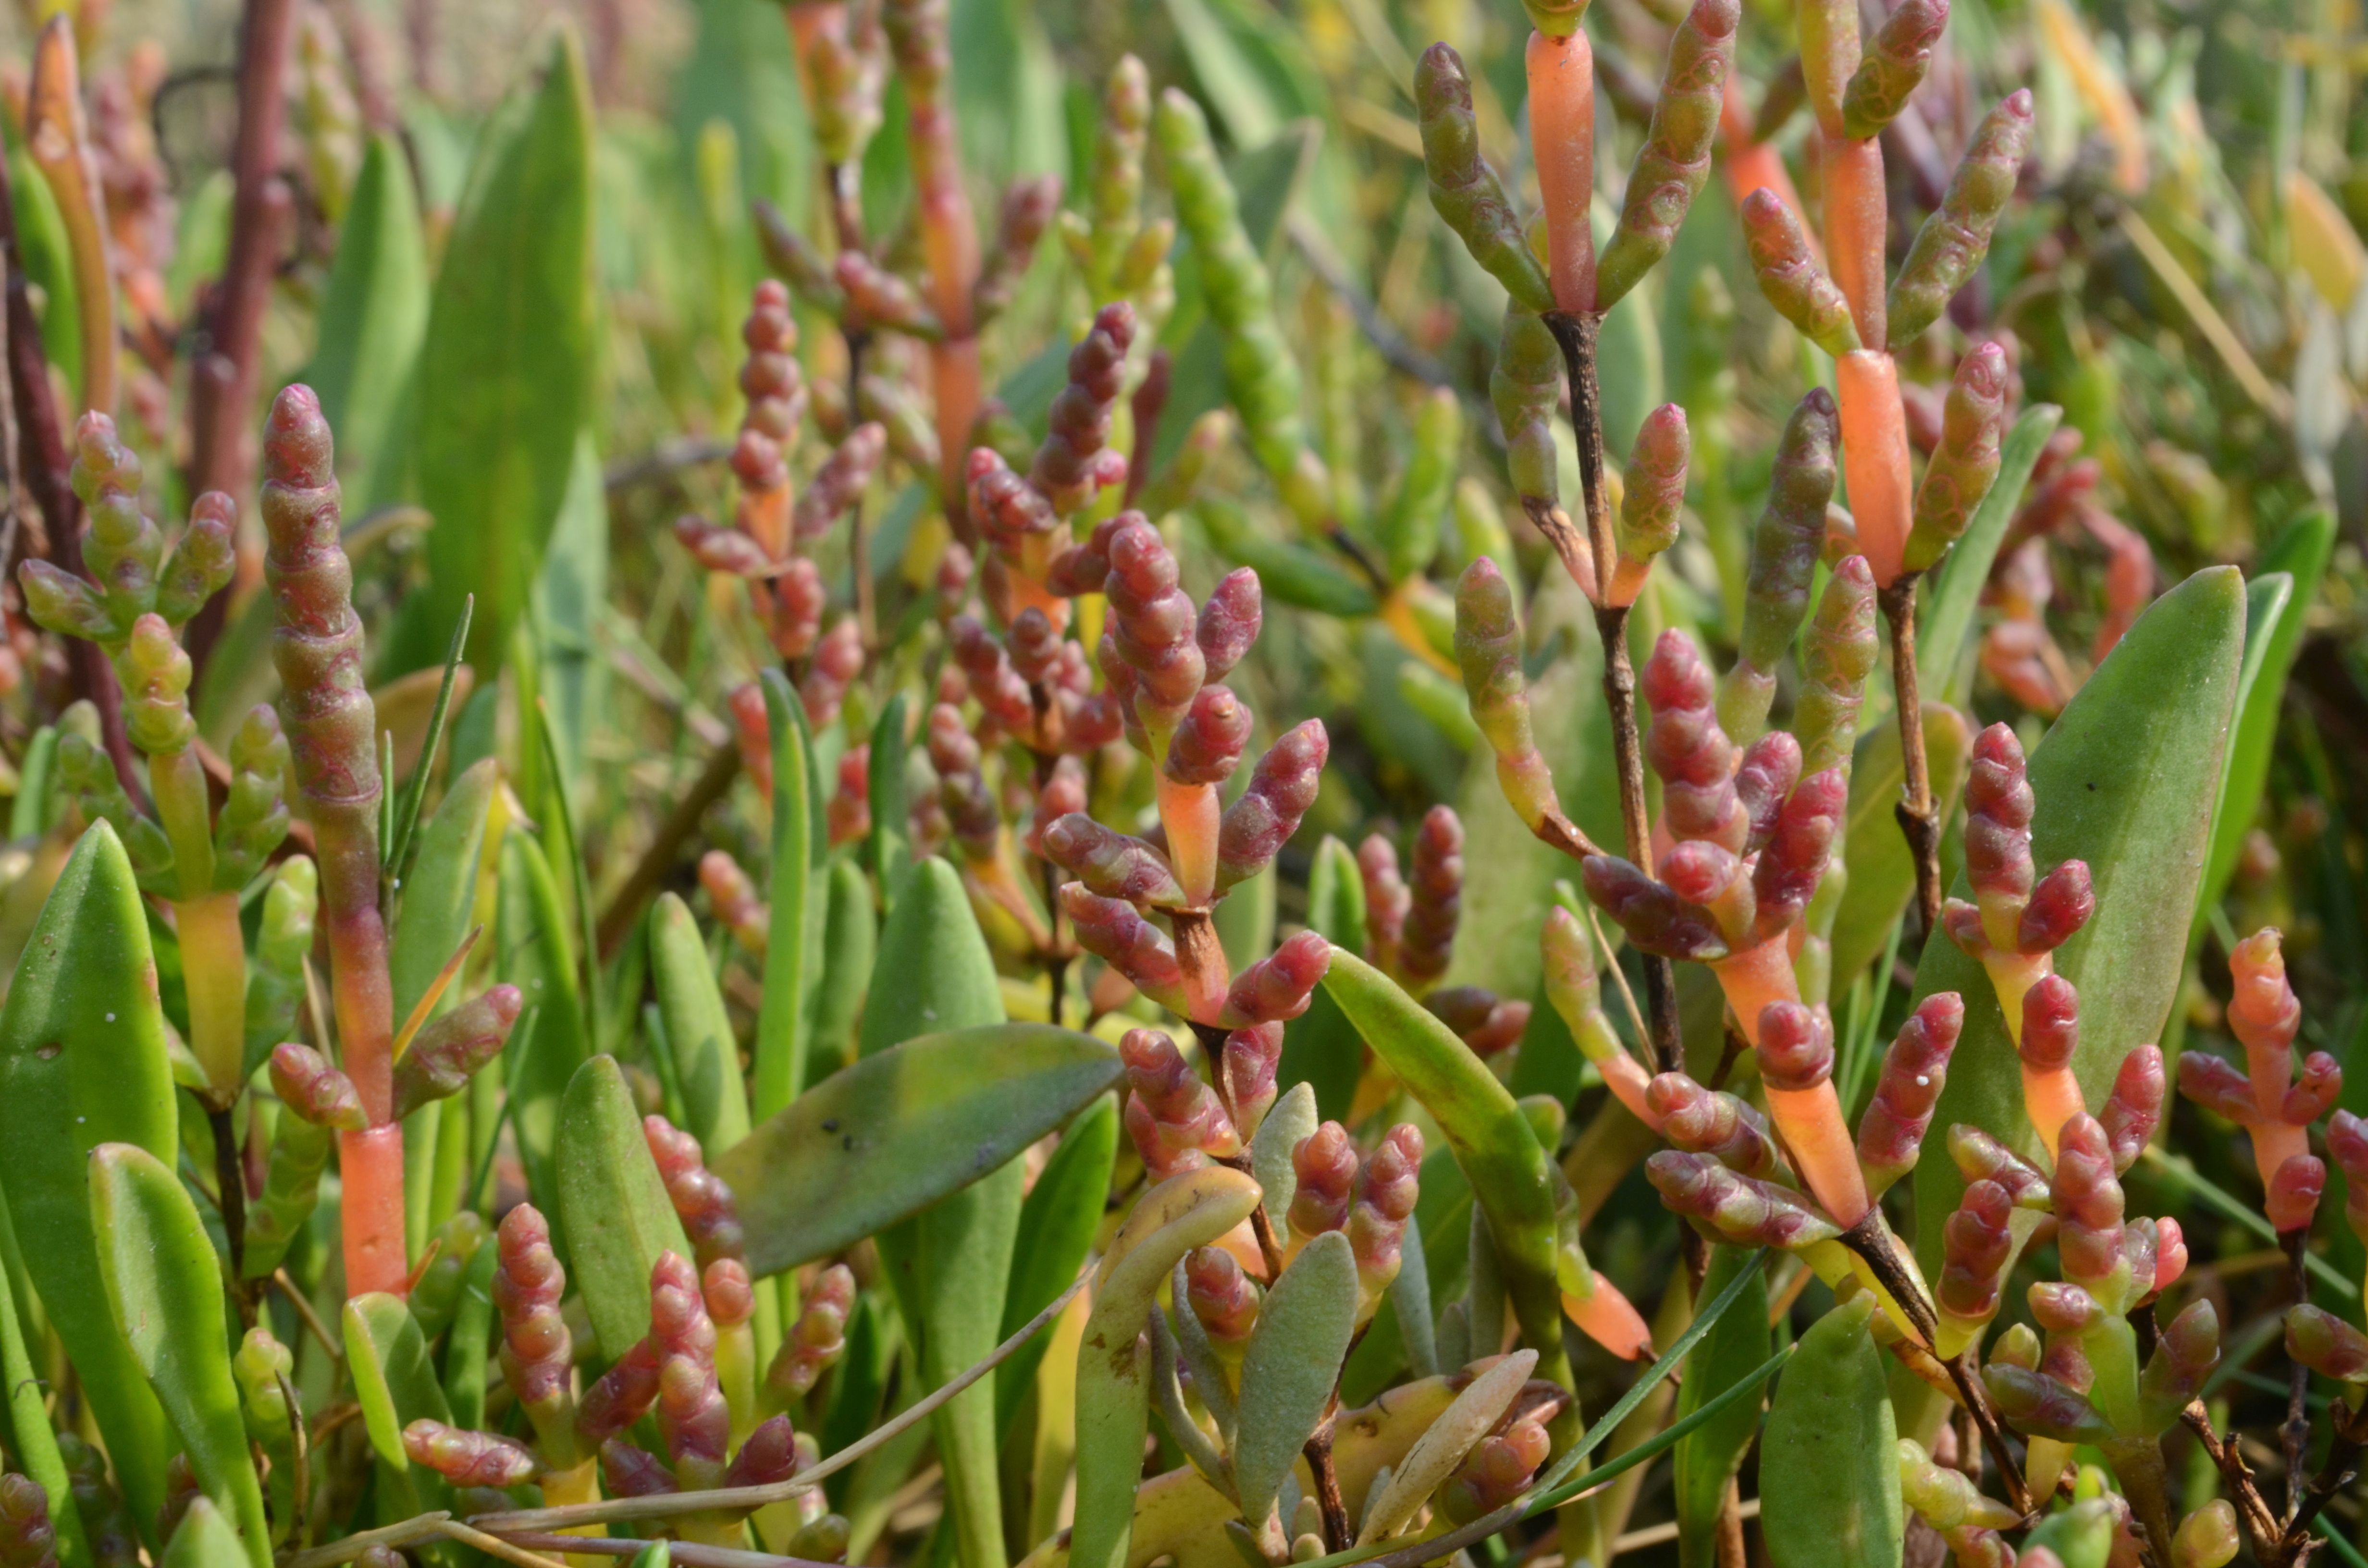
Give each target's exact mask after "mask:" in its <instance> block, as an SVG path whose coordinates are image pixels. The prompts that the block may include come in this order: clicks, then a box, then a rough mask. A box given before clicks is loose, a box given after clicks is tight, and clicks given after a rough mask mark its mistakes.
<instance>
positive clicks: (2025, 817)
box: [1965, 724, 2033, 904]
mask: <svg viewBox="0 0 2368 1568" xmlns="http://www.w3.org/2000/svg"><path fill="white" fill-rule="evenodd" d="M2031 812H2032V793H2031V780H2030V778H2029V777H2028V774H2027V771H2026V768H2025V766H2024V763H2023V757H2022V743H2021V741H2018V740H2017V739H2015V734H2014V732H2013V731H2012V730H2010V729H2009V728H2008V727H2007V726H2006V725H2004V724H1992V725H1991V726H1990V727H1989V728H1988V729H1987V730H1984V731H1983V732H1982V733H1981V734H1980V735H1979V736H1977V737H1976V738H1975V741H1974V760H1973V765H1972V767H1971V768H1970V770H1969V771H1968V772H1967V774H1966V776H1965V879H1966V881H1969V882H1971V883H1972V884H1973V888H1974V892H1975V895H1976V896H1977V897H1979V898H1981V899H1982V901H1983V902H1984V903H1985V904H1987V903H1988V901H1989V900H1990V899H1991V898H1992V897H1999V898H2003V899H2007V900H2009V901H2012V902H2013V903H2017V904H2020V903H2021V902H2022V901H2023V900H2025V899H2027V898H2029V897H2030V896H2031V885H2032V877H2033V869H2032V863H2031Z"/></svg>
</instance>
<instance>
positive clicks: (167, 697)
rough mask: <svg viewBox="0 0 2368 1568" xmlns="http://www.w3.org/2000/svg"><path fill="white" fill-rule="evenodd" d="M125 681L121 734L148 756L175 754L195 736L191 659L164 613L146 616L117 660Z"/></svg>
mask: <svg viewBox="0 0 2368 1568" xmlns="http://www.w3.org/2000/svg"><path fill="white" fill-rule="evenodd" d="M115 672H116V675H117V676H119V677H120V679H121V680H122V682H123V730H124V733H125V734H126V735H127V736H129V737H130V739H131V744H133V745H134V746H137V747H138V748H139V749H140V750H141V751H142V752H144V753H146V754H147V755H148V756H159V755H161V754H164V753H167V752H177V751H179V750H180V749H181V748H183V747H184V746H186V745H188V744H189V742H190V741H191V740H192V739H193V738H195V737H196V735H197V733H198V722H197V721H196V720H195V719H193V718H191V717H190V716H189V678H190V665H189V655H188V653H184V652H182V650H181V644H180V642H178V641H177V640H176V638H175V637H174V635H173V629H172V628H171V627H169V626H167V625H165V618H164V617H163V616H161V615H155V614H149V615H143V616H142V617H141V618H140V619H137V620H135V621H133V622H132V623H131V637H130V639H129V640H128V641H127V642H125V643H124V644H123V645H122V647H121V648H120V651H119V652H118V653H116V657H115Z"/></svg>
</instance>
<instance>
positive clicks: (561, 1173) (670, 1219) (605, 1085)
mask: <svg viewBox="0 0 2368 1568" xmlns="http://www.w3.org/2000/svg"><path fill="white" fill-rule="evenodd" d="M555 1161H556V1165H557V1172H558V1183H559V1214H560V1226H561V1229H562V1231H563V1233H564V1234H565V1236H566V1238H567V1262H568V1278H570V1279H572V1280H573V1281H574V1282H575V1288H576V1289H577V1290H581V1291H582V1292H583V1294H584V1306H585V1309H586V1312H588V1313H589V1314H590V1316H591V1319H592V1332H593V1333H594V1335H597V1336H598V1339H599V1341H600V1354H601V1355H603V1356H604V1357H606V1358H609V1360H611V1361H614V1360H616V1359H617V1358H620V1357H621V1356H623V1355H624V1353H625V1352H626V1351H628V1350H630V1349H632V1347H633V1346H635V1345H636V1344H638V1343H640V1342H641V1340H642V1339H643V1338H644V1337H646V1336H647V1335H648V1334H649V1332H650V1270H651V1268H652V1267H655V1265H656V1263H657V1260H658V1255H659V1254H660V1253H666V1252H671V1253H674V1254H676V1255H677V1256H682V1257H689V1256H690V1243H689V1241H688V1240H687V1239H686V1238H685V1237H684V1235H683V1232H682V1221H680V1220H679V1219H677V1217H676V1215H675V1211H674V1204H673V1203H672V1201H670V1200H669V1199H667V1197H666V1183H665V1182H664V1181H663V1180H661V1179H660V1178H659V1176H658V1167H657V1165H656V1163H655V1161H653V1160H652V1159H651V1158H650V1146H649V1142H648V1140H647V1139H646V1138H644V1137H643V1133H642V1119H641V1116H640V1113H639V1112H638V1111H636V1110H635V1108H634V1107H633V1091H632V1089H630V1088H628V1087H626V1085H625V1074H624V1070H623V1069H621V1068H620V1067H619V1066H618V1065H617V1059H616V1058H615V1057H613V1056H596V1057H594V1058H592V1060H591V1061H589V1062H586V1063H584V1065H583V1066H581V1067H578V1068H577V1069H576V1070H575V1077H574V1078H573V1079H572V1080H570V1081H569V1083H568V1085H567V1093H566V1094H565V1095H564V1096H563V1097H562V1098H561V1100H560V1106H559V1147H558V1151H557V1153H556V1156H555Z"/></svg>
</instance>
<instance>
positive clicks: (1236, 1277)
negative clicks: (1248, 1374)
mask: <svg viewBox="0 0 2368 1568" xmlns="http://www.w3.org/2000/svg"><path fill="white" fill-rule="evenodd" d="M1184 1283H1185V1297H1186V1300H1187V1301H1189V1302H1190V1305H1191V1308H1192V1315H1193V1316H1194V1317H1196V1318H1199V1319H1200V1320H1201V1327H1202V1328H1203V1329H1206V1330H1207V1331H1208V1335H1209V1337H1210V1338H1211V1339H1212V1340H1214V1341H1216V1342H1217V1343H1219V1344H1221V1345H1234V1346H1239V1345H1243V1344H1246V1343H1247V1341H1248V1339H1249V1336H1250V1330H1251V1329H1253V1328H1256V1327H1257V1326H1258V1287H1257V1286H1255V1285H1253V1284H1251V1283H1250V1280H1249V1277H1248V1276H1247V1275H1246V1274H1244V1273H1243V1272H1242V1266H1241V1264H1240V1263H1239V1262H1238V1261H1236V1260H1235V1257H1234V1255H1233V1254H1232V1253H1229V1252H1227V1251H1226V1250H1225V1249H1224V1248H1223V1247H1195V1248H1193V1249H1192V1251H1191V1252H1190V1253H1188V1254H1187V1255H1186V1256H1185V1258H1184Z"/></svg>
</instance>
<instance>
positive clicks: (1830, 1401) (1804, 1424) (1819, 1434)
mask: <svg viewBox="0 0 2368 1568" xmlns="http://www.w3.org/2000/svg"><path fill="white" fill-rule="evenodd" d="M1873 1312H1874V1299H1873V1297H1871V1296H1868V1295H1866V1294H1864V1293H1863V1292H1861V1294H1859V1295H1858V1296H1855V1297H1853V1298H1851V1300H1850V1301H1846V1302H1844V1303H1843V1304H1842V1305H1840V1306H1839V1307H1836V1308H1835V1309H1834V1310H1833V1311H1832V1312H1827V1314H1826V1315H1825V1316H1824V1317H1821V1318H1819V1319H1818V1320H1817V1321H1816V1323H1815V1324H1811V1325H1810V1327H1809V1331H1808V1333H1806V1334H1804V1335H1802V1336H1801V1344H1800V1348H1799V1349H1797V1350H1796V1351H1794V1352H1793V1359H1792V1363H1791V1364H1790V1365H1789V1366H1787V1367H1786V1368H1785V1369H1784V1376H1783V1378H1782V1380H1781V1381H1779V1382H1778V1383H1777V1385H1776V1398H1775V1400H1774V1401H1773V1402H1772V1403H1770V1407H1769V1411H1768V1431H1767V1434H1766V1436H1765V1437H1763V1439H1762V1440H1761V1442H1760V1445H1759V1530H1760V1536H1761V1539H1762V1540H1765V1541H1766V1542H1767V1546H1768V1560H1769V1562H1770V1563H1771V1564H1773V1565H1774V1568H1899V1562H1900V1556H1901V1546H1902V1542H1903V1540H1905V1536H1906V1531H1907V1520H1906V1517H1905V1515H1904V1512H1903V1505H1902V1504H1901V1501H1900V1496H1899V1434H1898V1430H1897V1428H1896V1426H1894V1424H1893V1421H1892V1415H1891V1395H1890V1392H1889V1389H1888V1386H1887V1381H1886V1378H1885V1376H1884V1355H1883V1352H1882V1351H1881V1350H1879V1349H1877V1348H1876V1347H1875V1344H1874V1337H1873V1335H1871V1334H1869V1333H1868V1332H1867V1323H1868V1320H1869V1319H1870V1318H1871V1317H1872V1316H1873Z"/></svg>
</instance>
